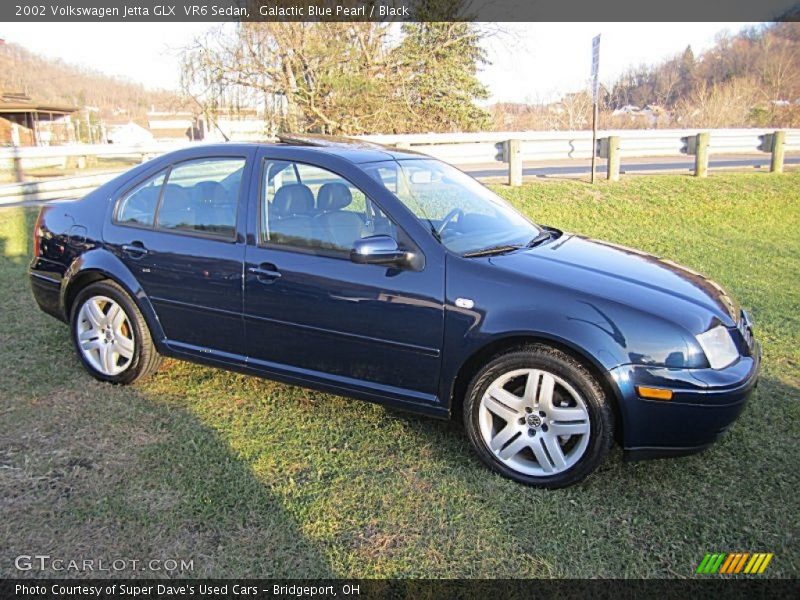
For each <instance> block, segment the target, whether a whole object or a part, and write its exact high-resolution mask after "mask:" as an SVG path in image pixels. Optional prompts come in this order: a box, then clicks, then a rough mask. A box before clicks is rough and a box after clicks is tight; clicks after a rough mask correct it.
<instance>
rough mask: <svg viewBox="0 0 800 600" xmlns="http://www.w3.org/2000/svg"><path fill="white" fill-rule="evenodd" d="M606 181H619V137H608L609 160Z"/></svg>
mask: <svg viewBox="0 0 800 600" xmlns="http://www.w3.org/2000/svg"><path fill="white" fill-rule="evenodd" d="M606 170H607V172H606V179H608V180H609V181H619V136H616V135H611V136H609V137H608V160H607V161H606Z"/></svg>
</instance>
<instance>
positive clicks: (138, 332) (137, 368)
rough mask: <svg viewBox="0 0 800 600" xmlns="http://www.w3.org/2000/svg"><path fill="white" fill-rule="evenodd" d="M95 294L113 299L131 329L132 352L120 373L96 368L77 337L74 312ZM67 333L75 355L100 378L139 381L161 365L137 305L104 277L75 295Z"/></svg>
mask: <svg viewBox="0 0 800 600" xmlns="http://www.w3.org/2000/svg"><path fill="white" fill-rule="evenodd" d="M95 296H105V297H107V298H109V299H111V300H113V301H114V302H116V303H117V304H118V305H119V306H120V307H121V308H122V310H123V311H124V312H125V316H126V317H127V319H128V323H129V324H130V326H131V328H132V329H133V336H132V337H133V342H134V343H133V356H132V357H131V359H130V360H129V362H128V363H127V364H126V366H125V368H124V370H123V371H122V372H121V373H118V374H115V375H107V374H105V373H103V372H102V371H99V370H98V369H96V368H95V367H94V366H93V365H92V364H91V363H90V362H89V361H88V360H87V359H86V357H84V355H83V351H82V350H81V348H80V346H79V341H78V323H77V320H78V315H79V313H80V310H81V307H82V306H83V305H84V303H85V302H86V301H87V300H89V299H90V298H93V297H95ZM70 333H71V336H72V343H73V345H74V347H75V352H76V353H77V355H78V359H79V360H80V361H81V364H83V366H84V368H85V369H86V370H87V371H88V372H89V374H90V375H91V376H92V377H94V378H95V379H98V380H100V381H104V382H107V383H113V384H119V385H127V384H129V383H134V382H136V381H140V380H142V379H144V378H146V377H148V376H149V375H151V374H153V373H154V372H156V371H157V370H158V367H159V366H160V365H161V355H159V354H158V351H157V350H156V347H155V345H154V344H153V339H152V337H151V336H150V329H149V328H148V326H147V322H146V321H145V320H144V317H143V316H142V313H141V311H139V307H138V306H136V303H135V302H134V301H133V300H132V299H131V297H130V296H129V295H128V293H127V292H126V291H125V290H124V289H123V288H122V287H121V286H120V285H118V284H117V283H116V282H114V281H112V280H110V279H106V280H103V281H99V282H96V283H93V284H91V285H88V286H86V287H85V288H83V289H82V290H81V291H79V292H78V295H77V296H76V298H75V301H74V302H73V303H72V308H71V311H70Z"/></svg>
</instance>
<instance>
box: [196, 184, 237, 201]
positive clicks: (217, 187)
mask: <svg viewBox="0 0 800 600" xmlns="http://www.w3.org/2000/svg"><path fill="white" fill-rule="evenodd" d="M192 197H193V200H194V201H195V202H197V203H199V204H225V203H226V202H227V200H228V194H227V193H226V192H225V188H224V187H222V184H221V183H217V182H216V181H201V182H199V183H196V184H194V186H192Z"/></svg>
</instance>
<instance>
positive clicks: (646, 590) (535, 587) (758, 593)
mask: <svg viewBox="0 0 800 600" xmlns="http://www.w3.org/2000/svg"><path fill="white" fill-rule="evenodd" d="M656 596H657V597H658V598H659V600H666V599H670V598H681V599H684V598H687V597H689V598H723V597H724V598H740V597H741V598H748V599H751V598H779V597H780V598H784V597H789V598H797V597H800V583H799V582H798V581H797V580H792V579H772V580H768V579H763V580H762V579H746V580H741V579H740V580H736V579H721V578H720V579H716V578H715V579H704V580H699V579H692V580H680V581H678V580H664V579H654V580H620V579H616V580H613V579H592V580H574V579H573V580H569V579H562V580H551V579H548V580H538V579H524V580H522V579H521V580H499V579H498V580H452V579H450V580H430V579H426V580H414V579H400V580H392V579H349V580H347V579H339V580H336V579H333V580H312V579H296V580H234V579H220V580H194V579H192V580H189V579H160V580H148V579H138V580H137V579H126V580H121V579H70V580H64V579H60V580H54V579H38V580H37V579H24V580H21V579H17V580H14V579H4V580H0V598H3V599H4V600H8V599H12V598H14V599H19V600H32V599H34V598H36V599H47V600H50V599H61V600H66V599H69V600H73V599H75V600H78V599H79V600H83V599H90V598H92V599H93V598H124V599H136V600H147V599H151V598H169V599H173V600H185V599H197V598H203V599H207V600H216V599H221V598H236V599H241V600H248V599H250V600H257V599H276V600H289V599H292V600H295V599H313V600H329V599H333V598H336V599H337V600H342V599H345V600H346V599H356V598H357V599H359V600H372V599H376V598H392V599H394V598H397V599H406V598H407V599H409V600H410V599H414V600H417V599H431V600H432V599H440V598H459V599H460V598H464V599H471V598H475V599H483V598H492V599H494V598H497V599H501V598H502V599H517V598H520V599H522V598H525V599H530V598H586V597H592V600H597V599H599V598H615V599H625V598H652V597H656Z"/></svg>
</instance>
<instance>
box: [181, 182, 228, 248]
mask: <svg viewBox="0 0 800 600" xmlns="http://www.w3.org/2000/svg"><path fill="white" fill-rule="evenodd" d="M192 203H193V204H194V206H195V211H196V213H197V224H198V227H202V228H203V229H204V230H206V231H210V232H213V233H224V234H226V235H233V232H234V231H235V230H236V203H235V200H231V198H230V197H229V195H228V192H226V191H225V188H224V187H223V185H222V184H221V183H217V182H216V181H201V182H199V183H196V184H195V185H194V186H193V187H192Z"/></svg>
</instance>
